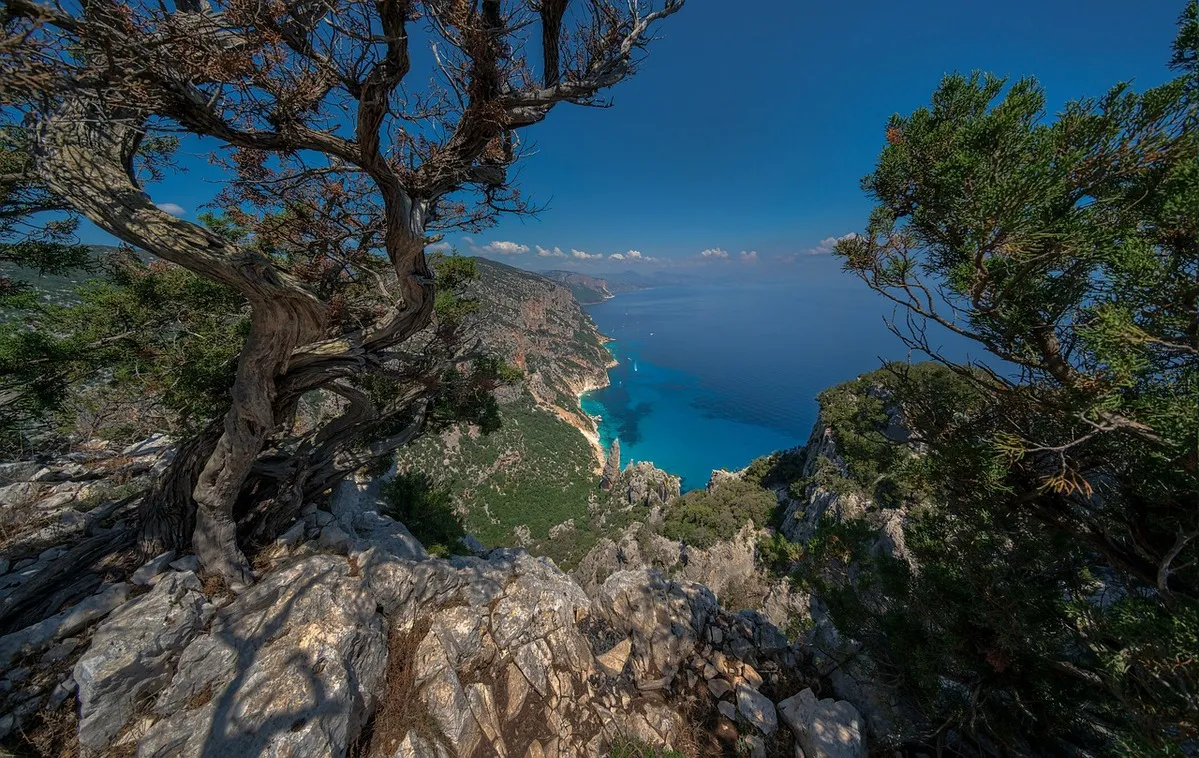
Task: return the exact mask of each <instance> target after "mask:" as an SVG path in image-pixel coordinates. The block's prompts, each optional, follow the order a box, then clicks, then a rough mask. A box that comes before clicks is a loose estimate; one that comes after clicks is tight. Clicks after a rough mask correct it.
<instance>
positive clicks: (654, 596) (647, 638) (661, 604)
mask: <svg viewBox="0 0 1199 758" xmlns="http://www.w3.org/2000/svg"><path fill="white" fill-rule="evenodd" d="M715 611H716V597H715V596H714V595H713V594H712V591H711V590H709V589H708V588H707V587H704V586H703V585H700V584H693V583H692V582H674V581H670V580H669V579H666V578H665V577H663V576H662V574H661V573H660V572H658V571H653V570H642V571H618V572H616V573H615V574H613V575H612V576H610V577H608V579H607V581H605V582H604V584H603V586H602V587H600V588H599V590H598V591H597V593H596V596H595V598H594V599H593V600H592V603H591V613H592V615H594V616H596V617H598V618H601V619H604V620H605V621H606V622H607V623H608V624H610V625H611V626H612V627H613V628H615V629H616V631H617V632H619V633H621V634H625V635H631V637H632V659H633V662H634V668H635V670H637V671H638V673H639V675H640V677H641V678H642V679H646V680H649V679H654V678H657V677H662V676H667V675H670V676H673V675H674V673H675V672H677V671H678V670H679V669H680V668H681V667H682V665H683V663H684V662H685V661H686V659H687V658H689V657H690V656H691V655H692V653H693V652H694V651H695V649H696V646H697V644H699V642H700V641H702V640H704V639H706V637H707V627H708V624H709V623H710V622H711V619H712V617H713V616H714V614H715Z"/></svg>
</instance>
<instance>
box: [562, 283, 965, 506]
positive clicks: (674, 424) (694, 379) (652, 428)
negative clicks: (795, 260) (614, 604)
mask: <svg viewBox="0 0 1199 758" xmlns="http://www.w3.org/2000/svg"><path fill="white" fill-rule="evenodd" d="M587 310H588V312H589V313H590V314H591V317H592V318H593V319H594V320H595V322H596V324H597V326H598V327H599V329H600V331H601V332H602V333H604V334H605V335H607V336H609V337H611V338H612V339H613V341H612V342H611V343H609V345H608V347H609V349H610V350H611V351H612V353H613V356H614V357H615V358H616V359H617V360H618V361H619V364H618V365H617V366H616V367H615V368H613V369H612V370H611V371H610V372H609V379H610V381H611V386H609V387H606V388H604V389H601V390H597V391H595V392H590V393H587V394H586V395H584V396H583V399H582V406H583V409H584V410H585V411H586V412H587V413H589V414H591V415H592V416H600V417H601V420H600V423H599V429H600V439H601V442H603V444H604V446H605V447H607V446H608V445H610V444H611V442H612V439H613V438H619V439H620V447H621V462H622V465H627V463H628V462H629V461H630V460H649V461H653V462H654V464H655V465H657V466H658V467H659V468H663V469H665V470H667V471H669V472H671V473H673V474H678V475H680V476H682V478H683V488H684V490H688V489H695V488H699V487H703V486H704V485H705V484H706V483H707V481H708V477H709V476H710V474H711V472H712V470H713V469H716V468H728V469H737V468H741V467H743V466H745V465H746V464H748V463H749V462H750V461H751V460H753V459H754V458H756V457H758V456H761V455H765V454H768V453H770V452H772V451H774V450H780V449H785V448H790V447H794V446H796V445H801V444H803V443H804V442H806V441H807V439H808V435H809V433H810V432H811V430H812V425H813V423H814V422H815V420H816V414H817V409H818V407H817V404H816V395H817V393H819V392H820V391H821V390H822V389H824V388H826V387H829V386H831V385H833V384H837V383H839V382H842V381H846V380H848V379H852V378H854V377H856V376H858V375H859V374H862V373H864V372H867V371H871V370H873V369H876V368H878V367H879V366H880V365H881V361H882V359H884V358H885V359H888V360H897V359H904V358H906V357H907V350H906V348H905V347H904V345H903V344H902V343H901V342H900V341H899V339H898V338H897V337H896V336H895V335H894V334H892V333H891V332H890V331H889V330H888V329H887V327H886V325H885V323H884V316H889V315H890V314H891V313H892V309H891V308H889V307H888V306H887V304H886V303H885V301H883V300H882V299H881V298H880V297H879V296H878V295H875V294H873V293H872V292H870V290H868V289H867V288H866V287H865V286H864V285H863V284H862V283H861V282H859V281H857V280H856V279H854V278H852V277H849V276H847V275H845V274H843V273H841V272H840V270H839V269H837V268H835V267H834V266H831V265H824V264H823V263H822V265H820V266H811V267H809V268H808V269H806V270H805V276H804V278H802V279H800V280H795V281H775V282H762V281H758V282H740V283H732V284H730V283H727V282H726V283H720V284H711V285H688V286H680V287H663V288H658V289H651V290H642V291H638V292H627V293H621V294H619V295H617V296H616V297H615V298H613V299H611V300H607V301H605V302H603V303H599V304H596V305H593V306H588V307H587ZM947 339H948V340H949V341H950V342H951V343H952V342H954V336H953V335H948V337H947ZM954 347H957V348H958V349H957V350H953V349H952V348H954ZM947 348H948V352H950V353H951V354H953V353H957V355H955V357H960V356H961V355H964V346H963V344H962V342H961V341H960V340H958V341H956V344H949V345H947Z"/></svg>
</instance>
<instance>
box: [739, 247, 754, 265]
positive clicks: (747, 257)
mask: <svg viewBox="0 0 1199 758" xmlns="http://www.w3.org/2000/svg"><path fill="white" fill-rule="evenodd" d="M741 260H743V261H745V262H746V263H757V262H758V251H757V250H750V251H749V252H746V251H744V250H742V251H741Z"/></svg>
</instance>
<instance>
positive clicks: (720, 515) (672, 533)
mask: <svg viewBox="0 0 1199 758" xmlns="http://www.w3.org/2000/svg"><path fill="white" fill-rule="evenodd" d="M777 506H778V502H777V500H776V499H775V497H774V494H773V493H772V492H770V491H769V490H765V489H762V487H760V486H759V485H757V484H755V483H753V482H748V481H743V480H740V479H730V480H729V481H726V482H723V483H722V484H720V486H718V487H717V488H716V489H714V490H712V491H710V492H709V491H708V490H693V491H691V492H688V493H686V494H685V495H683V496H682V497H680V498H677V499H675V500H674V501H673V502H671V503H670V505H668V506H667V507H666V512H665V514H664V516H665V520H664V523H663V525H662V534H663V535H665V536H666V537H669V538H670V539H672V540H681V541H683V542H686V543H687V544H688V545H694V546H696V547H701V548H703V547H709V546H711V545H713V544H714V543H716V542H720V541H722V540H728V539H732V538H733V536H734V535H736V534H737V532H738V531H740V530H741V527H743V526H744V525H745V523H746V522H748V521H752V522H753V523H754V524H755V525H757V526H759V527H764V526H767V525H768V524H770V523H772V520H773V517H774V511H775V509H776V508H777Z"/></svg>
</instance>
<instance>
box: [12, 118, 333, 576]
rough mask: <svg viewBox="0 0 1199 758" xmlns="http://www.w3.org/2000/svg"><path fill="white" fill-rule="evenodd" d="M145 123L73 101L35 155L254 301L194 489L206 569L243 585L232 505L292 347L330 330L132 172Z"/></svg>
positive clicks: (51, 123) (116, 219) (148, 245)
mask: <svg viewBox="0 0 1199 758" xmlns="http://www.w3.org/2000/svg"><path fill="white" fill-rule="evenodd" d="M141 123H142V119H141V116H140V114H136V113H120V114H112V113H108V112H106V111H104V110H103V109H102V108H101V107H100V106H98V105H96V104H93V103H88V102H86V101H84V100H82V99H81V100H78V101H71V100H66V101H64V102H63V103H61V104H60V105H59V106H58V108H57V109H56V110H55V111H53V112H52V113H50V114H47V115H46V116H45V117H44V118H43V119H42V120H41V121H40V122H39V124H38V128H37V129H36V130H35V135H36V138H35V160H36V162H37V166H38V170H39V173H40V174H41V176H42V178H43V179H44V180H45V181H46V183H47V185H49V186H50V187H51V189H53V190H54V191H55V192H56V193H58V194H59V195H61V196H62V197H64V198H66V199H67V200H68V201H69V202H70V203H71V204H72V205H73V206H74V207H75V208H76V209H77V210H78V211H79V212H80V213H82V214H83V215H84V216H86V217H87V218H88V219H90V220H91V221H92V222H94V223H96V224H97V225H98V226H100V227H101V228H103V229H105V230H106V231H108V232H110V233H111V234H113V235H115V236H117V237H118V238H120V239H122V240H123V241H125V242H128V243H129V244H132V245H135V246H137V247H139V248H141V249H143V250H146V251H148V252H150V253H152V254H154V255H156V256H158V257H159V258H162V259H164V260H167V261H171V262H173V263H177V264H178V265H180V266H183V267H185V268H187V269H189V270H191V271H193V272H194V273H196V274H199V275H200V276H204V277H206V278H208V279H212V280H215V281H219V282H222V283H224V284H227V285H229V286H231V287H233V288H234V289H236V290H237V291H238V292H240V293H241V294H242V295H243V296H245V298H246V299H247V300H248V301H249V303H250V335H249V337H248V339H247V342H246V347H245V348H244V349H243V351H242V354H241V356H240V360H239V361H238V366H237V375H236V379H235V381H234V386H233V390H232V393H231V395H232V397H231V400H232V402H231V405H230V408H229V411H228V412H227V413H226V414H225V418H224V425H223V430H222V434H221V436H220V437H219V438H218V439H217V440H216V444H215V445H214V447H213V449H212V453H211V455H210V456H209V457H208V460H207V461H206V462H205V464H204V466H203V468H202V469H201V470H200V473H199V476H198V477H197V479H196V486H195V490H194V491H193V493H192V495H193V498H194V500H195V502H196V505H197V510H196V525H195V532H194V534H193V537H192V546H193V548H194V549H195V551H196V554H197V555H198V556H199V558H200V561H201V562H202V563H203V564H204V566H205V568H207V569H209V570H210V571H216V572H218V573H220V574H221V575H223V576H224V577H225V578H226V579H227V580H228V581H230V582H231V583H234V584H244V583H247V582H249V581H251V580H252V576H251V575H250V570H249V563H248V562H247V561H246V559H245V556H244V554H242V552H241V550H240V549H239V548H238V546H237V532H236V524H235V522H234V520H233V506H234V503H235V502H236V499H237V496H238V493H239V492H240V490H241V485H242V483H243V481H244V480H245V477H246V474H247V473H249V471H250V468H251V466H253V463H254V459H255V458H256V457H257V455H258V453H259V452H260V451H261V450H262V445H263V442H264V441H265V439H266V436H267V435H268V434H269V433H270V432H271V431H272V430H273V429H274V427H275V418H276V413H275V408H274V402H275V399H276V397H277V395H278V391H277V388H276V382H277V380H278V378H279V377H280V376H281V375H282V374H283V373H284V371H285V370H286V367H287V363H288V360H289V358H290V356H291V354H292V351H293V350H295V349H296V348H297V347H299V346H301V345H305V344H307V343H310V342H313V341H315V340H318V339H319V338H321V337H322V336H323V330H324V306H323V304H321V303H320V301H319V300H317V299H316V298H315V297H314V296H313V295H312V294H310V293H309V292H307V291H306V290H305V289H304V288H303V287H302V286H300V285H299V284H298V283H297V282H296V281H295V280H293V279H292V278H291V277H289V276H288V275H287V274H285V273H284V272H281V271H279V270H278V269H276V268H275V267H274V266H273V265H271V263H270V262H269V261H268V260H266V259H265V258H263V257H261V256H260V255H257V254H255V253H253V252H249V251H246V250H243V249H241V248H238V247H237V246H235V245H234V244H233V243H231V242H229V241H228V240H225V239H223V238H222V237H220V236H218V235H216V234H213V233H212V232H209V231H208V230H207V229H204V228H203V227H200V226H197V225H195V224H191V223H189V222H186V221H183V220H182V219H177V218H175V217H173V216H171V215H170V214H168V213H166V212H164V211H162V210H159V209H158V208H157V207H156V206H155V205H154V203H153V202H152V201H151V200H150V198H149V197H148V196H147V195H146V194H145V193H144V192H143V191H142V190H141V188H140V187H138V186H137V183H136V181H135V180H134V178H133V174H132V163H133V153H134V152H135V150H136V148H137V144H138V141H139V140H140V138H141V133H142V132H141ZM178 517H179V514H178V513H176V514H173V515H171V516H170V519H173V520H178ZM158 529H159V527H158V526H156V527H154V531H158ZM169 530H170V527H169V526H168V531H169ZM150 536H151V537H153V536H155V535H153V534H151V535H150Z"/></svg>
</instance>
